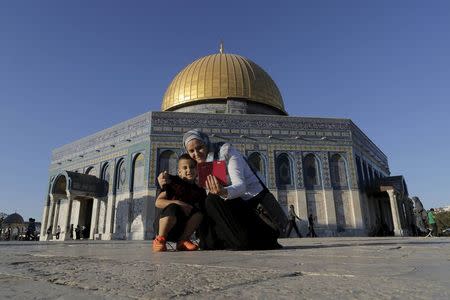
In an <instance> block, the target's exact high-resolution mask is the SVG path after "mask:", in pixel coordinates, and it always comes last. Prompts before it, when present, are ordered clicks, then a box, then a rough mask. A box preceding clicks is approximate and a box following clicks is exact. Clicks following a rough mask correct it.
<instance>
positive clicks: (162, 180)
mask: <svg viewBox="0 0 450 300" xmlns="http://www.w3.org/2000/svg"><path fill="white" fill-rule="evenodd" d="M168 183H170V178H169V173H167V171H164V172H162V173H160V174H159V175H158V184H159V186H160V187H163V185H165V184H168Z"/></svg>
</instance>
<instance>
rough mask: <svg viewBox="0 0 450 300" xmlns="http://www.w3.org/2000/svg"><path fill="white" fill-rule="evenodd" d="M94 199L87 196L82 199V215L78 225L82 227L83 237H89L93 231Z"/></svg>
mask: <svg viewBox="0 0 450 300" xmlns="http://www.w3.org/2000/svg"><path fill="white" fill-rule="evenodd" d="M93 204H94V199H92V198H86V199H82V200H80V215H79V218H78V225H79V226H80V229H81V232H80V233H81V238H83V239H88V238H89V234H90V232H91V219H92V207H93Z"/></svg>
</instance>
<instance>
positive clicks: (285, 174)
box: [275, 153, 292, 186]
mask: <svg viewBox="0 0 450 300" xmlns="http://www.w3.org/2000/svg"><path fill="white" fill-rule="evenodd" d="M275 169H276V174H277V177H276V179H277V186H284V185H291V184H292V172H291V161H290V160H289V157H288V155H287V154H286V153H283V154H280V155H278V157H277V159H276V162H275Z"/></svg>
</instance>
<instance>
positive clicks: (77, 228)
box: [75, 225, 81, 240]
mask: <svg viewBox="0 0 450 300" xmlns="http://www.w3.org/2000/svg"><path fill="white" fill-rule="evenodd" d="M80 235H81V228H80V225H77V227H75V238H76V239H77V240H79V239H80Z"/></svg>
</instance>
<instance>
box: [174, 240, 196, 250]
mask: <svg viewBox="0 0 450 300" xmlns="http://www.w3.org/2000/svg"><path fill="white" fill-rule="evenodd" d="M177 250H178V251H195V250H198V245H196V244H194V243H193V242H191V241H189V240H186V241H179V242H178V243H177Z"/></svg>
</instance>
